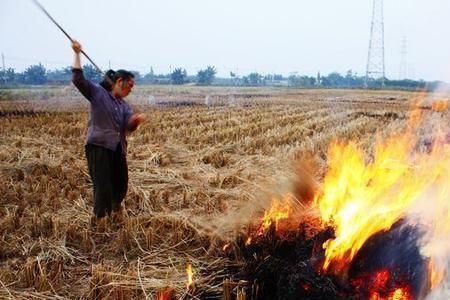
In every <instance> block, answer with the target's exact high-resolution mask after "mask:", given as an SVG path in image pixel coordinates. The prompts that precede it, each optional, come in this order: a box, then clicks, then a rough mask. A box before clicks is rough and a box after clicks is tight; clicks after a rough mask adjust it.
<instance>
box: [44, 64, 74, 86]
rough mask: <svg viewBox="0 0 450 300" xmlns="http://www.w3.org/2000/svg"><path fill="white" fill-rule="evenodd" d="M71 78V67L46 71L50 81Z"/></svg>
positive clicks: (62, 80)
mask: <svg viewBox="0 0 450 300" xmlns="http://www.w3.org/2000/svg"><path fill="white" fill-rule="evenodd" d="M71 79H72V67H65V68H61V69H55V70H49V71H47V80H48V81H51V82H69V81H70V80H71Z"/></svg>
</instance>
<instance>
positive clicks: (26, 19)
mask: <svg viewBox="0 0 450 300" xmlns="http://www.w3.org/2000/svg"><path fill="white" fill-rule="evenodd" d="M40 2H41V3H42V5H44V6H45V7H46V9H47V10H48V11H49V13H50V14H51V15H52V16H53V17H54V18H55V19H56V20H57V21H58V22H59V23H60V24H61V26H62V27H63V28H64V29H66V30H67V31H68V33H69V34H71V35H72V37H73V38H75V39H77V40H79V41H80V43H81V44H82V45H83V49H84V50H85V51H86V52H87V53H88V54H89V55H90V56H91V58H92V59H93V60H94V61H95V62H96V63H97V64H98V65H99V66H100V67H101V68H103V69H106V68H108V64H109V62H110V63H111V67H112V68H115V69H117V68H125V69H133V70H137V71H140V72H141V73H148V72H149V70H150V67H153V69H154V72H155V73H157V74H160V73H168V72H170V70H171V69H172V70H173V69H174V68H176V67H182V68H185V69H186V70H187V72H188V73H189V74H195V73H196V72H197V71H198V70H199V69H202V68H205V67H206V66H207V65H213V66H215V67H216V69H217V71H218V75H219V76H223V77H228V76H229V72H230V71H232V72H235V73H237V74H238V75H240V76H242V75H247V74H248V73H250V72H259V73H262V74H273V73H276V74H283V75H289V74H292V73H294V72H298V74H305V75H311V76H315V75H316V74H317V72H321V74H329V73H331V72H339V73H341V74H345V73H346V72H347V71H348V70H352V71H353V72H356V73H357V74H358V75H363V74H365V69H366V63H367V52H368V45H369V35H370V22H371V16H372V0H362V1H361V0H346V1H332V0H318V1H314V2H311V1H298V0H297V1H294V0H289V1H287V0H285V1H278V2H272V1H268V0H260V1H245V2H244V1H237V0H229V1H206V0H193V1H181V0H174V1H170V2H156V1H155V2H149V1H138V0H135V1H130V2H128V3H125V2H122V1H106V0H98V1H95V2H94V1H88V0H80V1H77V2H76V3H69V2H68V1H56V0H40ZM124 6H126V7H124ZM124 11H126V13H124ZM449 14H450V1H446V0H430V1H427V2H426V4H424V3H423V1H419V0H408V1H407V0H396V1H387V0H386V1H384V17H385V18H384V21H385V56H386V76H387V77H388V78H389V79H398V77H399V72H400V59H401V54H400V53H401V43H402V39H403V37H406V38H407V41H408V43H407V47H408V48H407V51H408V54H407V75H408V76H407V77H408V78H411V79H424V80H442V81H447V82H450V58H449V55H448V53H450V41H449V40H448V38H447V33H448V32H449V28H450V18H449ZM0 52H1V53H3V54H4V55H5V62H6V67H13V68H15V69H16V70H17V71H22V70H23V69H24V68H25V67H27V66H29V65H31V64H36V63H39V62H41V63H42V64H43V65H44V66H45V67H46V68H49V69H54V68H60V67H64V66H68V65H71V63H72V56H73V55H72V50H71V48H70V43H69V41H68V40H67V39H66V37H65V36H64V35H63V34H62V33H61V32H60V31H59V30H58V29H57V28H56V27H55V25H53V24H52V23H51V22H50V21H49V20H48V19H47V17H46V16H45V15H44V14H43V13H42V12H41V11H39V10H38V9H37V7H36V6H35V5H34V4H33V3H32V1H30V0H0ZM83 63H87V60H83Z"/></svg>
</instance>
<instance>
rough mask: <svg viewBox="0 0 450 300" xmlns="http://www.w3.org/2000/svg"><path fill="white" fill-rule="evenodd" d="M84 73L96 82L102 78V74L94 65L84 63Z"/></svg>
mask: <svg viewBox="0 0 450 300" xmlns="http://www.w3.org/2000/svg"><path fill="white" fill-rule="evenodd" d="M83 73H84V77H86V79H89V80H91V81H94V82H100V81H101V80H102V76H101V74H100V72H99V71H97V69H96V68H95V67H94V66H92V65H84V66H83Z"/></svg>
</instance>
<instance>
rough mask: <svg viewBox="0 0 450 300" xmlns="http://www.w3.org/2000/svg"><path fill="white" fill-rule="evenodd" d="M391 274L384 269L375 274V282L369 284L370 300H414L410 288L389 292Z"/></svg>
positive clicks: (400, 288)
mask: <svg viewBox="0 0 450 300" xmlns="http://www.w3.org/2000/svg"><path fill="white" fill-rule="evenodd" d="M390 278H391V274H390V273H389V270H387V269H384V270H381V271H378V272H377V273H375V274H374V278H373V281H372V282H371V283H370V284H369V292H370V296H369V299H370V300H412V299H413V296H412V294H411V291H410V288H409V287H408V286H404V287H399V288H395V290H393V291H392V290H391V291H389V288H388V286H389V280H390Z"/></svg>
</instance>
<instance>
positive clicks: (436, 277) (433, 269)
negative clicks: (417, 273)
mask: <svg viewBox="0 0 450 300" xmlns="http://www.w3.org/2000/svg"><path fill="white" fill-rule="evenodd" d="M428 273H429V274H430V288H431V289H432V290H433V289H435V288H436V287H438V286H439V285H440V284H441V282H442V281H443V280H444V278H445V271H444V270H442V269H441V268H438V265H437V264H435V263H434V262H433V259H432V260H430V263H429V265H428Z"/></svg>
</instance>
